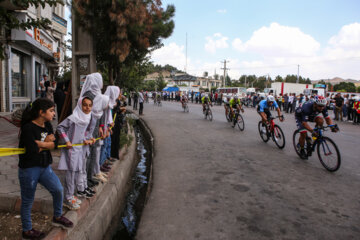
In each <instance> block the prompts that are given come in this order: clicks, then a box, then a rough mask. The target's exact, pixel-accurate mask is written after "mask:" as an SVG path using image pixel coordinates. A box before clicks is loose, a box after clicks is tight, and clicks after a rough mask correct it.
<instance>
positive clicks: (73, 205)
mask: <svg viewBox="0 0 360 240" xmlns="http://www.w3.org/2000/svg"><path fill="white" fill-rule="evenodd" d="M64 206H65V207H67V208H68V209H69V210H78V209H80V205H79V204H77V203H76V199H75V198H71V199H69V200H65V201H64Z"/></svg>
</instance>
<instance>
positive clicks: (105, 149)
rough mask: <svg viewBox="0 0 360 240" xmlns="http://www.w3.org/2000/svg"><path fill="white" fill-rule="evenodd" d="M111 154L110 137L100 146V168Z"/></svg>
mask: <svg viewBox="0 0 360 240" xmlns="http://www.w3.org/2000/svg"><path fill="white" fill-rule="evenodd" d="M110 154H111V137H110V136H109V137H107V138H105V139H104V144H103V145H102V146H101V151H100V163H99V164H100V166H102V165H103V164H104V162H105V160H106V159H107V158H110Z"/></svg>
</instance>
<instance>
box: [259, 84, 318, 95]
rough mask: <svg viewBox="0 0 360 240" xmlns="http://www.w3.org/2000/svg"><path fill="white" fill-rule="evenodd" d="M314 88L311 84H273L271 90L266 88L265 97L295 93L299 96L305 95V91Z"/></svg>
mask: <svg viewBox="0 0 360 240" xmlns="http://www.w3.org/2000/svg"><path fill="white" fill-rule="evenodd" d="M308 88H312V85H311V84H301V83H287V82H274V83H272V84H271V88H265V89H264V93H265V95H269V94H272V95H274V96H275V95H280V94H281V95H284V94H285V93H287V94H290V93H295V94H296V95H299V94H300V93H304V90H305V89H308Z"/></svg>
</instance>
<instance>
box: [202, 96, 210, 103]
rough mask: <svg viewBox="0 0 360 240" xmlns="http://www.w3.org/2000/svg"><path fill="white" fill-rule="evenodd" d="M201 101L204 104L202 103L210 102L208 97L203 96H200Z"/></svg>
mask: <svg viewBox="0 0 360 240" xmlns="http://www.w3.org/2000/svg"><path fill="white" fill-rule="evenodd" d="M201 102H202V103H203V104H204V103H208V102H210V99H209V98H206V99H205V96H204V97H202V98H201Z"/></svg>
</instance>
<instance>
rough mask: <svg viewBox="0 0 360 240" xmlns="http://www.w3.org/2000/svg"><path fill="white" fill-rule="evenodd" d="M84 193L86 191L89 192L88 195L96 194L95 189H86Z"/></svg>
mask: <svg viewBox="0 0 360 240" xmlns="http://www.w3.org/2000/svg"><path fill="white" fill-rule="evenodd" d="M85 191H87V192H89V193H91V194H95V193H96V191H95V189H92V188H89V187H87V188H86V189H85Z"/></svg>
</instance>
